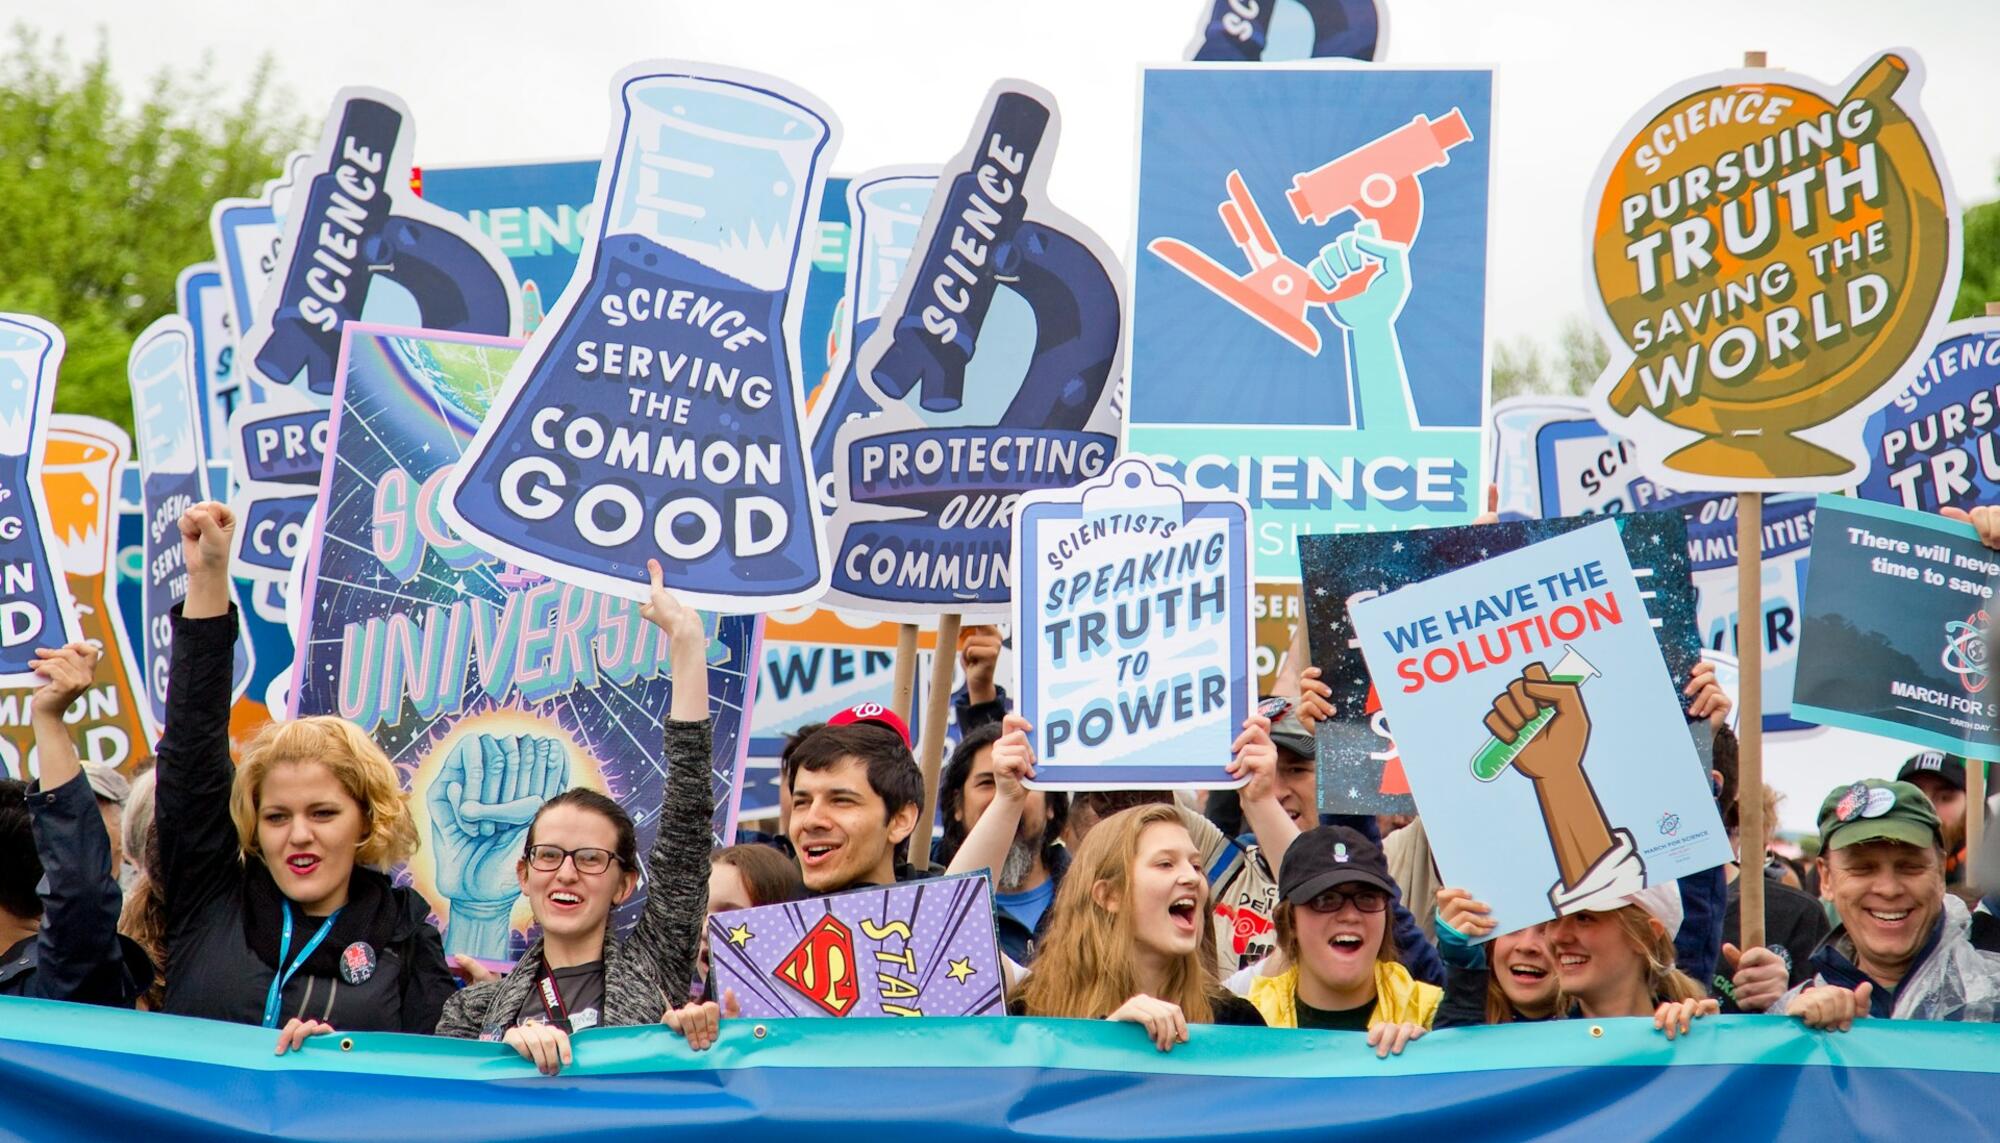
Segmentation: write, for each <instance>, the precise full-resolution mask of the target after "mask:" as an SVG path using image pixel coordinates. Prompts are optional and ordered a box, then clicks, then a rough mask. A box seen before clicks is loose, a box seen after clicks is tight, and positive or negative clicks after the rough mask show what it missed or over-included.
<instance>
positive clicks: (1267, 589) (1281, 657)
mask: <svg viewBox="0 0 2000 1143" xmlns="http://www.w3.org/2000/svg"><path fill="white" fill-rule="evenodd" d="M1304 614H1305V613H1304V610H1303V605H1302V604H1301V603H1300V601H1299V584H1298V582H1297V581H1296V580H1294V581H1291V582H1285V581H1282V580H1262V581H1259V582H1258V584H1257V594H1256V595H1255V596H1254V597H1253V598H1252V600H1251V603H1250V618H1251V621H1252V622H1253V623H1255V625H1256V627H1255V633H1254V638H1255V639H1256V645H1255V646H1254V647H1253V648H1252V650H1251V653H1252V654H1253V655H1255V656H1256V658H1255V660H1254V661H1253V663H1252V668H1253V670H1254V671H1255V673H1256V675H1257V693H1258V694H1260V695H1267V694H1270V693H1271V691H1272V689H1273V687H1274V686H1275V685H1276V683H1277V681H1278V668H1279V667H1280V666H1282V665H1283V664H1284V661H1285V655H1286V653H1288V652H1289V651H1290V650H1291V649H1292V632H1293V630H1294V629H1295V628H1296V627H1297V626H1298V625H1299V624H1300V623H1301V622H1303V621H1304ZM1308 665H1309V664H1305V663H1293V664H1292V669H1293V670H1294V671H1298V670H1302V669H1304V668H1305V667H1306V666H1308Z"/></svg>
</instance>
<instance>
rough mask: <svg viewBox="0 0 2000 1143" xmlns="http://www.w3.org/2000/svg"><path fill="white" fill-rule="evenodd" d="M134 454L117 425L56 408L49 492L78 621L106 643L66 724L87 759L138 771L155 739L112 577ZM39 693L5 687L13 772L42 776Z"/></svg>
mask: <svg viewBox="0 0 2000 1143" xmlns="http://www.w3.org/2000/svg"><path fill="white" fill-rule="evenodd" d="M131 455H132V442H131V439H130V438H129V437H127V436H126V435H125V432H124V430H123V429H120V428H119V427H118V426H116V425H114V424H112V423H111V422H109V421H102V420H99V419H97V418H96V417H76V416H65V415H62V414H58V415H56V416H54V417H52V418H50V421H49V433H48V442H47V445H46V446H45V450H44V455H43V463H42V496H43V504H44V508H45V510H46V511H47V512H48V515H49V523H50V528H51V531H53V532H54V534H55V543H56V554H57V558H58V560H59V562H60V563H61V564H62V568H63V574H64V578H65V580H66V581H67V583H68V586H69V592H70V595H71V597H72V598H73V599H74V601H75V605H76V612H77V625H78V627H80V628H81V629H82V635H83V638H84V639H85V640H87V641H89V642H91V643H95V644H97V645H98V646H99V647H101V648H102V649H103V654H102V655H101V656H100V657H99V658H98V660H97V677H96V678H95V679H93V680H91V684H90V689H89V690H87V691H85V692H84V693H83V697H81V698H79V699H77V700H76V702H75V703H74V704H73V705H72V706H71V707H70V708H69V712H68V714H67V715H66V716H65V718H64V721H65V722H67V723H68V724H69V726H70V733H71V736H72V738H73V739H74V741H75V742H76V746H77V751H78V753H79V754H80V755H81V756H82V757H83V760H84V761H86V762H105V763H109V764H110V765H113V766H116V767H118V769H119V770H121V771H123V772H125V773H126V774H137V773H139V771H141V770H143V769H145V768H146V766H147V765H149V764H150V759H151V758H152V754H153V748H152V739H151V738H150V737H149V736H148V733H147V731H148V728H147V725H146V721H145V715H144V713H143V711H142V710H141V700H140V695H141V693H142V692H141V690H140V686H139V680H138V674H137V671H136V669H135V668H136V660H135V659H134V658H133V656H132V653H131V648H129V647H128V646H126V643H125V624H124V622H123V621H122V620H121V618H120V617H119V614H118V599H117V593H116V592H115V591H113V590H112V587H111V581H110V579H109V577H108V575H107V573H108V571H109V570H110V564H111V552H112V548H113V546H114V543H115V537H114V536H113V535H112V531H111V529H112V505H113V503H114V501H115V499H116V497H115V491H116V488H117V475H118V470H119V468H120V466H122V465H123V464H124V463H125V459H126V458H127V457H129V456H131ZM33 694H34V691H33V689H32V688H28V689H11V690H3V691H0V765H4V768H5V769H6V770H7V772H8V773H10V774H13V775H15V776H20V775H23V774H29V775H32V774H34V773H36V772H37V768H36V767H35V766H34V765H33V758H32V752H33V747H34V742H35V736H34V732H33V730H32V729H31V728H30V724H29V718H28V701H29V697H30V696H31V695H33Z"/></svg>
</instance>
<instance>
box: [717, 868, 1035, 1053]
mask: <svg viewBox="0 0 2000 1143" xmlns="http://www.w3.org/2000/svg"><path fill="white" fill-rule="evenodd" d="M708 948H709V962H710V963H711V964H713V965H714V966H715V983H716V987H717V988H718V989H723V990H734V991H735V993H736V996H737V999H738V1000H739V1001H741V1003H742V1005H743V1014H744V1015H745V1016H750V1017H759V1018H761V1017H773V1016H842V1017H845V1016H1000V1015H1005V1013H1006V1007H1005V1002H1006V986H1005V982H1004V981H1003V980H1002V979H1001V975H1000V952H999V947H998V945H997V943H996V941H995V938H994V932H993V891H992V888H991V887H990V885H989V883H988V881H987V879H986V875H985V874H984V873H966V874H961V875H959V876H957V877H940V878H936V879H934V880H930V881H912V882H909V883H906V884H902V885H888V886H877V887H871V888H867V889H855V890H852V891H850V892H847V893H836V894H834V895H832V896H830V897H820V898H816V899H814V900H810V901H796V902H793V903H791V904H786V905H765V906H762V907H760V908H756V909H736V910H732V911H730V912H725V913H717V914H715V915H714V916H712V917H710V918H709V919H708Z"/></svg>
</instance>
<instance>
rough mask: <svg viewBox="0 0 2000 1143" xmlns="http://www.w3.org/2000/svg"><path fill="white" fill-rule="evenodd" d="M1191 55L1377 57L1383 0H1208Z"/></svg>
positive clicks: (1385, 29)
mask: <svg viewBox="0 0 2000 1143" xmlns="http://www.w3.org/2000/svg"><path fill="white" fill-rule="evenodd" d="M1207 8H1208V11H1207V12H1206V13H1204V14H1203V17H1202V22H1201V28H1200V30H1199V31H1198V32H1197V33H1196V34H1195V39H1194V43H1193V44H1192V45H1191V46H1189V48H1188V58H1189V59H1191V60H1216V61H1229V62H1235V63H1246V62H1254V61H1257V60H1262V61H1264V62H1265V63H1281V62H1284V61H1287V60H1307V59H1341V58H1344V59H1355V60H1379V59H1381V58H1382V56H1383V53H1384V52H1385V51H1386V50H1387V49H1388V46H1389V45H1388V39H1389V26H1388V25H1389V13H1388V4H1387V0H1208V4H1207Z"/></svg>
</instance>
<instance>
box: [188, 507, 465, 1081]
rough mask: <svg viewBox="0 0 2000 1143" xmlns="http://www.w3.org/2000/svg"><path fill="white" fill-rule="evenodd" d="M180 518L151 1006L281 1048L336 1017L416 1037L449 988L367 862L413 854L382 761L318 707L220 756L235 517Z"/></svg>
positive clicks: (405, 816) (414, 904) (425, 943)
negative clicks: (159, 957)
mask: <svg viewBox="0 0 2000 1143" xmlns="http://www.w3.org/2000/svg"><path fill="white" fill-rule="evenodd" d="M180 527H181V550H182V554H183V556H184V557H185V559H186V563H187V569H188V593H187V600H186V602H185V603H184V604H183V605H182V606H181V608H180V609H179V610H178V611H177V612H176V614H175V615H174V616H173V625H174V627H173V662H172V669H171V673H170V674H169V677H168V683H167V719H166V726H165V732H164V733H163V735H162V736H161V739H160V745H159V748H158V750H157V751H156V757H157V765H156V771H157V773H158V785H157V789H156V792H155V801H156V809H155V822H154V830H155V841H156V843H157V845H158V848H159V865H158V867H157V868H154V869H152V870H151V874H152V876H153V877H154V878H155V879H156V880H157V881H158V882H159V885H160V888H161V892H162V897H163V901H164V904H165V909H166V918H167V921H166V935H165V945H166V952H167V967H168V970H169V971H168V973H167V992H166V1005H165V1007H166V1011H168V1012H171V1013H173V1014H175V1015H180V1016H201V1017H206V1018H209V1019H214V1020H228V1021H232V1022H235V1023H239V1024H262V1025H263V1026H264V1027H266V1028H271V1029H276V1030H280V1031H279V1035H278V1043H277V1051H278V1052H279V1053H280V1054H282V1053H284V1052H285V1051H287V1050H289V1049H293V1048H297V1047H299V1046H300V1045H302V1044H303V1043H304V1042H305V1039H306V1038H307V1037H308V1036H313V1035H318V1034H321V1033H325V1032H331V1031H333V1030H334V1029H335V1028H339V1029H341V1030H343V1031H373V1032H429V1031H430V1030H431V1029H432V1028H434V1027H436V1026H437V1021H438V1013H439V1012H440V1011H441V1010H442V1009H443V1007H444V1002H445V999H446V998H447V997H448V996H450V995H451V992H452V987H453V986H452V979H451V974H450V971H449V970H448V969H447V968H446V966H445V959H444V945H443V942H442V941H441V940H440V939H439V937H438V933H437V930H436V929H434V928H432V927H431V926H430V924H429V923H428V921H427V920H426V917H427V916H428V915H429V912H430V907H429V906H428V905H427V904H426V903H425V902H424V899H423V898H422V897H421V896H420V895H418V894H417V893H416V892H415V891H413V890H411V889H409V888H407V887H403V888H398V887H397V886H396V885H394V884H393V883H392V882H391V881H390V879H389V876H388V874H386V873H384V872H382V870H384V869H386V868H388V867H389V866H392V865H394V864H396V863H397V862H399V861H402V860H404V859H405V858H407V857H408V856H409V855H410V854H411V853H413V852H415V851H416V848H417V831H416V828H415V826H414V825H413V824H412V822H411V820H410V812H409V805H408V799H407V796H406V795H405V794H404V793H403V791H402V787H401V783H400V782H398V780H397V776H396V771H395V768H394V767H393V766H392V765H391V764H390V762H389V759H388V757H387V756H386V755H384V754H383V753H382V750H381V748H380V747H378V746H376V745H375V744H374V743H373V742H371V741H370V740H369V738H368V736H367V735H366V734H363V733H362V731H361V729H360V728H359V727H357V726H355V725H354V724H353V723H350V722H346V721H344V720H342V719H338V718H328V717H319V718H301V719H296V720H294V721H291V722H278V723H273V724H271V725H269V726H267V727H265V728H264V730H263V732H262V733H260V734H259V735H258V736H257V737H256V738H255V739H254V740H252V741H251V742H250V743H249V745H248V746H247V747H245V748H244V750H243V756H242V759H241V765H233V764H232V763H231V761H230V756H229V701H230V685H229V683H230V666H231V659H232V656H233V653H234V649H235V644H236V638H237V622H236V615H235V608H234V606H233V605H232V604H231V603H230V601H229V544H230V539H231V535H232V533H233V532H234V531H235V529H236V521H235V517H234V516H233V515H232V514H231V513H230V511H229V509H228V508H226V507H224V506H223V505H221V504H217V503H214V502H206V503H202V504H197V505H195V506H194V507H193V508H190V509H188V511H187V513H186V514H185V515H183V516H182V517H181V521H180Z"/></svg>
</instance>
